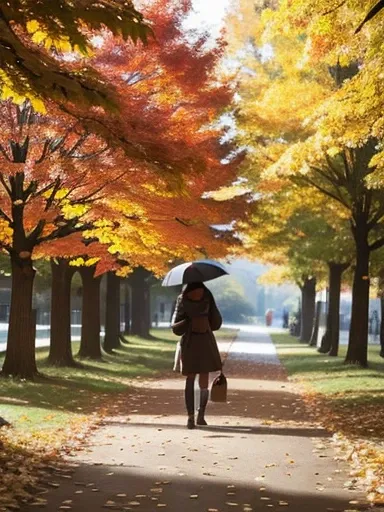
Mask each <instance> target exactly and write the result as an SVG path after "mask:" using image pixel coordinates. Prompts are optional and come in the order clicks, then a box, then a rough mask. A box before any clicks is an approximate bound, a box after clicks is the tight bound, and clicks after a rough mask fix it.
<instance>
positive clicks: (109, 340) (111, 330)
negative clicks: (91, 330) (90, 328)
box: [104, 272, 121, 352]
mask: <svg viewBox="0 0 384 512" xmlns="http://www.w3.org/2000/svg"><path fill="white" fill-rule="evenodd" d="M106 300H107V307H106V314H105V338H104V350H105V351H106V352H112V351H113V350H114V349H116V348H119V347H121V344H120V278H119V277H118V276H117V275H116V274H115V273H114V272H108V274H107V298H106Z"/></svg>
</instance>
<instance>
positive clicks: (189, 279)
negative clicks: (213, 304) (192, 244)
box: [162, 260, 228, 286]
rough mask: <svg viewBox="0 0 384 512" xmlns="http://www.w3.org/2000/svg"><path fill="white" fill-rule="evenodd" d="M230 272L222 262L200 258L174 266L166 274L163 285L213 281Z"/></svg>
mask: <svg viewBox="0 0 384 512" xmlns="http://www.w3.org/2000/svg"><path fill="white" fill-rule="evenodd" d="M226 274H228V272H227V270H226V268H225V267H224V265H222V264H221V263H218V262H217V261H213V260H198V261H192V262H189V263H182V264H181V265H178V266H177V267H175V268H173V269H172V270H170V271H169V272H168V274H167V275H166V276H165V278H164V280H163V283H162V285H163V286H177V285H181V284H187V283H199V282H203V281H211V280H212V279H216V278H217V277H220V276H224V275H226Z"/></svg>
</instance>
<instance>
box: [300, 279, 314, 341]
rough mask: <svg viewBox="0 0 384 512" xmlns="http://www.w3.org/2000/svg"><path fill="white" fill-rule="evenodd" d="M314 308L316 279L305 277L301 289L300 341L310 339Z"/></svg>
mask: <svg viewBox="0 0 384 512" xmlns="http://www.w3.org/2000/svg"><path fill="white" fill-rule="evenodd" d="M315 306H316V278H315V277H306V278H305V280H304V284H303V285H302V287H301V332H300V341H302V342H303V343H309V342H310V339H311V334H312V329H313V320H314V316H315Z"/></svg>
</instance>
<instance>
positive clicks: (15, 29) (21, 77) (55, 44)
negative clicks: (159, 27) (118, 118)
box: [0, 0, 151, 108]
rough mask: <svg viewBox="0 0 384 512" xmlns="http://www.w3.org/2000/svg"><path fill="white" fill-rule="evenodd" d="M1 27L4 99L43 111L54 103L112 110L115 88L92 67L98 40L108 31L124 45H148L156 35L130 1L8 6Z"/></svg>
mask: <svg viewBox="0 0 384 512" xmlns="http://www.w3.org/2000/svg"><path fill="white" fill-rule="evenodd" d="M0 27H1V34H2V39H1V42H0V57H1V70H0V90H1V98H2V99H7V98H12V99H13V100H14V101H17V102H20V100H21V101H23V100H25V99H29V100H30V101H32V103H35V104H37V103H39V104H40V106H42V100H43V101H45V100H47V99H50V100H54V101H56V102H59V103H67V102H74V103H78V104H87V105H88V106H90V105H102V106H104V107H105V106H109V108H111V106H112V105H113V104H114V102H113V88H112V87H110V85H111V84H109V87H106V86H105V83H104V82H103V80H102V79H101V78H100V76H98V74H97V72H95V70H94V69H92V64H91V62H90V61H91V56H92V53H93V42H92V41H93V37H95V35H97V34H100V32H101V31H103V30H104V31H105V30H108V31H109V32H110V33H113V34H114V35H115V36H118V37H121V38H123V39H124V40H127V39H128V38H130V39H131V40H133V41H137V40H139V39H140V40H143V41H146V39H147V36H148V35H149V34H150V32H151V30H150V28H149V26H148V25H147V24H146V23H145V22H144V20H143V17H142V15H141V14H140V13H139V12H138V11H137V10H136V9H135V8H134V5H133V3H132V2H131V1H126V2H113V1H110V0H107V1H103V2H102V3H100V2H94V1H89V2H86V3H84V2H79V1H75V2H69V1H67V0H64V1H61V2H51V1H50V0H43V1H41V2H38V3H37V2H35V1H33V0H27V1H21V0H16V1H12V2H6V3H3V5H2V6H1V7H0ZM66 57H69V58H66ZM85 59H86V65H84V60H85Z"/></svg>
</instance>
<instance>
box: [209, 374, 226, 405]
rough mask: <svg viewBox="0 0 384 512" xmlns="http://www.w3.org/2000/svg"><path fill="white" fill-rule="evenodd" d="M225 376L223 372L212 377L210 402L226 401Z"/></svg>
mask: <svg viewBox="0 0 384 512" xmlns="http://www.w3.org/2000/svg"><path fill="white" fill-rule="evenodd" d="M227 390H228V385H227V378H226V376H225V375H224V373H223V372H221V373H220V375H219V376H218V377H216V378H215V379H214V381H213V382H212V387H211V394H210V395H211V401H212V402H226V401H227Z"/></svg>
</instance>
